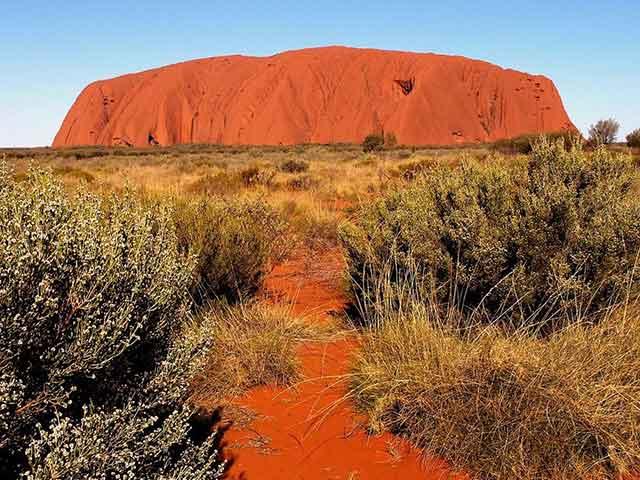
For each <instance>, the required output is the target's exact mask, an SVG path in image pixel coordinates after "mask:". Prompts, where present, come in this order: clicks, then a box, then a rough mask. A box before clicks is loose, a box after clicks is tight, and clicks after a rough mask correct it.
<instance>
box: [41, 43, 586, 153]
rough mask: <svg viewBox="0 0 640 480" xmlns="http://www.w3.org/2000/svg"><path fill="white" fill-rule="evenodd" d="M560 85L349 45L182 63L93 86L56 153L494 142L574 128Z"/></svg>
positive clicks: (442, 58)
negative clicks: (378, 138)
mask: <svg viewBox="0 0 640 480" xmlns="http://www.w3.org/2000/svg"><path fill="white" fill-rule="evenodd" d="M574 128H575V127H574V126H573V124H572V123H571V120H570V119H569V117H568V116H567V113H566V111H565V109H564V107H563V104H562V100H561V98H560V95H559V93H558V91H557V89H556V87H555V86H554V84H553V82H552V81H551V80H549V79H548V78H546V77H544V76H540V75H530V74H527V73H521V72H517V71H515V70H510V69H503V68H501V67H498V66H496V65H492V64H490V63H487V62H483V61H478V60H472V59H469V58H464V57H458V56H446V55H436V54H432V53H409V52H395V51H384V50H371V49H356V48H347V47H325V48H313V49H305V50H297V51H290V52H285V53H281V54H278V55H274V56H271V57H245V56H240V55H235V56H226V57H213V58H206V59H201V60H193V61H189V62H184V63H179V64H176V65H170V66H166V67H161V68H157V69H154V70H148V71H145V72H141V73H135V74H130V75H124V76H121V77H117V78H114V79H110V80H103V81H98V82H95V83H92V84H90V85H89V86H87V87H86V88H85V89H84V90H83V91H82V93H81V94H80V96H79V97H78V99H77V100H76V102H75V103H74V104H73V106H72V107H71V110H70V111H69V112H68V114H67V116H66V118H65V120H64V122H63V124H62V126H61V128H60V130H59V132H58V134H57V135H56V137H55V139H54V141H53V146H54V147H63V146H72V145H134V146H138V147H140V146H147V145H155V144H160V145H173V144H181V143H219V144H254V145H267V144H270V145H277V144H302V143H336V142H345V143H360V142H362V139H363V138H364V137H365V136H366V135H367V134H369V133H371V132H374V131H378V132H393V133H395V135H396V137H397V140H398V141H399V142H400V143H403V144H407V145H451V144H455V143H471V142H487V141H494V140H498V139H502V138H510V137H515V136H518V135H521V134H527V133H536V132H552V131H560V130H563V129H574Z"/></svg>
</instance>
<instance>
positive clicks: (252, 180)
mask: <svg viewBox="0 0 640 480" xmlns="http://www.w3.org/2000/svg"><path fill="white" fill-rule="evenodd" d="M275 176H276V172H275V171H273V170H270V169H266V168H262V167H258V166H251V167H246V168H244V169H242V170H241V171H240V178H241V179H242V182H243V184H244V186H245V187H255V186H259V185H262V186H265V187H268V186H271V185H272V184H273V179H274V178H275Z"/></svg>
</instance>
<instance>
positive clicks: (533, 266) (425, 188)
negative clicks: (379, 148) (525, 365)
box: [340, 140, 640, 328]
mask: <svg viewBox="0 0 640 480" xmlns="http://www.w3.org/2000/svg"><path fill="white" fill-rule="evenodd" d="M637 181H638V172H637V171H636V169H635V167H634V165H633V163H632V160H631V158H630V157H628V156H625V155H618V154H614V153H610V152H607V151H606V150H605V149H598V150H597V151H595V152H594V153H593V154H591V155H589V154H586V153H585V152H583V151H582V150H581V148H580V147H579V146H576V147H575V148H573V149H572V150H571V151H569V152H567V151H566V150H565V149H564V147H563V145H562V144H561V143H550V142H548V141H546V140H543V141H542V142H541V143H539V144H537V145H536V146H535V148H534V151H533V153H532V155H531V157H530V158H529V159H528V160H526V161H524V160H523V161H512V162H509V163H507V162H500V161H498V160H497V159H496V161H495V162H493V163H491V164H487V165H483V164H480V163H478V162H475V161H466V162H464V163H463V164H462V166H460V167H459V168H455V169H453V170H452V169H451V168H450V167H448V166H445V167H436V168H434V169H431V170H429V172H428V174H425V175H424V176H423V177H422V178H421V179H420V180H419V181H417V182H414V183H413V184H412V185H411V186H410V187H408V188H406V189H404V190H400V191H397V192H392V193H390V194H387V195H386V196H385V197H384V198H383V199H381V200H379V201H378V202H376V203H374V204H372V205H369V206H365V207H364V208H363V209H362V211H361V212H360V213H359V215H357V216H356V218H355V219H354V220H353V221H351V222H345V223H344V224H343V225H342V227H341V231H340V236H341V241H342V244H343V245H344V247H345V249H346V254H347V260H348V268H349V274H350V277H351V292H352V295H353V297H354V299H355V300H356V302H357V303H358V304H359V305H360V306H363V307H367V305H369V306H371V307H373V306H375V304H376V303H377V302H378V300H377V299H376V298H375V296H376V295H377V293H376V292H378V291H379V290H380V288H379V287H380V285H381V284H385V283H390V284H391V285H392V287H393V286H395V287H397V289H396V290H397V291H398V296H400V291H401V290H402V289H403V288H404V284H405V283H406V280H407V278H409V277H412V278H413V280H412V282H413V284H414V285H415V286H416V288H417V289H418V290H420V289H422V290H425V291H426V292H427V294H425V297H427V296H428V295H429V294H430V293H429V292H432V291H434V290H435V291H436V292H437V295H438V296H439V299H440V301H442V302H449V303H451V302H455V303H456V305H457V306H459V307H461V308H462V309H463V310H464V311H465V312H472V311H473V312H476V311H477V310H478V309H481V310H483V311H486V312H488V313H489V314H490V315H489V317H490V319H491V321H494V320H495V318H498V319H499V320H500V321H502V322H504V323H514V324H516V325H522V324H525V323H526V324H531V325H532V326H534V325H535V326H536V327H542V326H544V327H545V328H547V327H551V326H552V323H553V322H554V321H555V320H554V318H552V317H550V316H549V315H550V314H551V313H553V312H563V313H562V315H560V317H561V319H562V321H564V319H565V317H566V316H568V315H570V314H569V311H570V310H571V311H574V313H575V314H577V315H584V314H586V313H588V312H597V311H598V310H600V309H602V308H605V307H606V306H607V305H608V304H609V302H610V301H612V299H615V297H616V295H618V294H619V293H620V292H621V291H623V290H625V289H626V281H627V279H628V275H629V272H630V271H631V270H633V267H634V265H635V262H636V255H637V254H638V251H639V249H640V202H639V201H638V197H637V195H636V194H635V193H634V192H635V186H636V185H637ZM634 281H635V278H634ZM386 290H387V291H388V290H389V289H386ZM634 291H635V283H634ZM387 299H389V298H388V297H387ZM390 301H393V300H392V299H390Z"/></svg>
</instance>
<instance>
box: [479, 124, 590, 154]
mask: <svg viewBox="0 0 640 480" xmlns="http://www.w3.org/2000/svg"><path fill="white" fill-rule="evenodd" d="M543 136H544V137H546V138H547V139H549V140H551V141H558V140H562V141H563V142H564V146H565V148H566V149H567V150H570V149H571V147H572V146H573V144H574V143H575V142H576V139H580V141H581V140H582V138H581V136H580V134H579V133H578V132H575V131H572V130H567V131H561V132H552V133H546V134H544V135H543ZM540 137H541V135H540V134H528V135H520V136H518V137H514V138H507V139H504V140H498V141H497V142H494V143H493V144H492V145H491V147H492V148H493V150H496V151H498V152H501V153H504V154H523V155H528V154H530V153H531V152H532V151H533V145H534V144H535V143H536V142H538V141H539V140H540Z"/></svg>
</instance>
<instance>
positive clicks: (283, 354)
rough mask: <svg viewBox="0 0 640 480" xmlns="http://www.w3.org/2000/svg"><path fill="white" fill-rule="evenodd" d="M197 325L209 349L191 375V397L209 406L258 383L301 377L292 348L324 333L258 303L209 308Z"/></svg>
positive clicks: (285, 381)
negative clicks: (197, 369) (192, 375)
mask: <svg viewBox="0 0 640 480" xmlns="http://www.w3.org/2000/svg"><path fill="white" fill-rule="evenodd" d="M198 328H200V329H203V332H202V333H199V334H198V335H197V336H199V337H207V338H210V339H211V344H212V348H211V350H210V354H209V356H208V358H207V360H206V363H205V364H204V365H203V368H202V370H201V371H200V372H199V373H198V375H196V377H195V378H194V382H193V390H194V396H195V398H196V402H197V403H210V402H213V403H214V404H221V403H224V401H226V400H228V399H230V398H232V397H233V396H235V395H239V394H242V393H244V392H246V391H247V390H248V389H250V388H253V387H257V386H260V385H268V384H275V385H290V384H291V383H292V382H294V381H295V380H297V379H299V378H300V365H299V363H298V360H297V356H296V352H295V349H296V347H297V346H298V345H299V344H300V343H301V342H305V341H309V340H314V339H318V338H322V337H323V336H326V335H328V334H329V331H328V330H326V329H322V328H320V327H318V326H313V325H312V324H309V323H308V322H305V321H304V320H302V319H300V318H297V317H294V316H293V315H292V314H291V313H290V312H289V311H287V310H286V309H284V308H281V307H273V306H265V305H260V304H246V305H240V306H237V307H222V308H219V309H213V310H211V311H209V312H207V313H205V314H203V316H202V318H201V319H200V321H199V327H198Z"/></svg>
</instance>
